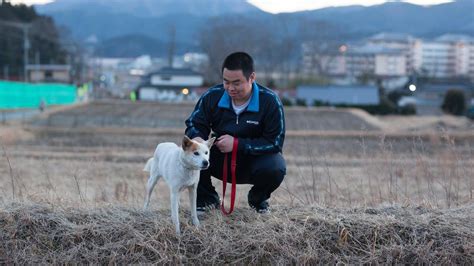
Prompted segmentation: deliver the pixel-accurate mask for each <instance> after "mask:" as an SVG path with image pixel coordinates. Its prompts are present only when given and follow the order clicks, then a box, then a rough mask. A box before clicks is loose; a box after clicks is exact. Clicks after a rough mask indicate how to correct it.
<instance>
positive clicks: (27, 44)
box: [0, 0, 31, 82]
mask: <svg viewBox="0 0 474 266" xmlns="http://www.w3.org/2000/svg"><path fill="white" fill-rule="evenodd" d="M4 3H5V1H4V0H2V4H4ZM0 24H2V25H6V26H10V27H15V28H17V29H21V30H23V75H24V81H25V82H28V73H27V71H26V66H27V65H28V52H29V50H30V40H29V39H28V30H29V29H30V27H31V24H30V23H18V22H11V21H3V20H0Z"/></svg>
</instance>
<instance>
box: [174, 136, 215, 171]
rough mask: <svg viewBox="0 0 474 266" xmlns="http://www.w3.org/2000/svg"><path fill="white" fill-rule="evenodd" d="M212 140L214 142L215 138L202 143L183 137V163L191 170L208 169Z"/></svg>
mask: <svg viewBox="0 0 474 266" xmlns="http://www.w3.org/2000/svg"><path fill="white" fill-rule="evenodd" d="M214 140H216V138H211V139H209V140H207V141H204V142H198V141H196V140H192V139H190V138H188V136H186V135H185V136H184V138H183V144H182V147H183V150H184V161H185V163H186V164H187V165H188V166H191V167H192V168H197V169H200V170H205V169H207V168H209V165H210V163H209V155H210V153H211V151H210V148H211V146H212V144H214Z"/></svg>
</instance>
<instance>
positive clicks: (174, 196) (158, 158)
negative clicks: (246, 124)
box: [143, 136, 216, 235]
mask: <svg viewBox="0 0 474 266" xmlns="http://www.w3.org/2000/svg"><path fill="white" fill-rule="evenodd" d="M215 139H216V138H211V139H210V140H208V141H204V142H203V143H199V142H197V141H194V140H191V139H189V138H188V137H187V136H184V138H183V143H182V147H178V145H176V144H174V143H172V142H165V143H160V144H159V145H158V146H157V147H156V150H155V154H154V155H153V158H150V159H148V162H147V163H146V165H145V168H144V169H143V170H144V171H147V172H150V177H149V178H148V183H147V186H146V195H145V204H144V206H143V209H145V210H146V209H147V207H148V205H149V204H150V196H151V193H152V192H153V188H154V187H155V185H156V182H157V181H158V179H160V177H163V178H164V179H165V181H166V183H167V184H168V186H169V188H170V191H171V193H170V197H171V219H172V220H173V224H174V225H175V227H176V234H178V235H179V234H180V229H179V217H178V208H179V192H181V191H182V190H184V189H185V188H187V189H188V191H189V202H190V206H191V218H192V221H193V224H194V225H196V226H198V225H199V220H198V217H197V212H196V197H197V191H196V190H197V186H198V182H199V172H200V171H201V170H205V169H207V168H209V165H210V164H209V154H210V151H209V148H210V147H211V146H212V144H213V143H214V140H215Z"/></svg>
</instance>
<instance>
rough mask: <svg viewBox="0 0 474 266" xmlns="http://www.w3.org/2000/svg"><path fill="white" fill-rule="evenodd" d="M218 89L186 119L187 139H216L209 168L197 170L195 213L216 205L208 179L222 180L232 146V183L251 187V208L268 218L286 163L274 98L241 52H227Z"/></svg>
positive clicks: (281, 117)
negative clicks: (274, 193)
mask: <svg viewBox="0 0 474 266" xmlns="http://www.w3.org/2000/svg"><path fill="white" fill-rule="evenodd" d="M222 78H223V84H220V85H216V86H214V87H212V88H210V89H209V90H208V91H207V92H205V93H204V94H203V95H202V96H201V98H200V99H199V101H198V102H197V104H196V107H195V108H194V111H193V112H192V114H191V115H190V117H189V118H188V119H187V120H186V132H185V133H186V135H187V136H188V137H190V138H195V139H199V138H200V139H203V140H206V139H207V138H208V136H209V135H210V133H211V132H212V134H214V135H216V136H217V139H216V141H215V143H214V146H213V147H212V149H211V154H210V167H209V168H208V169H207V170H204V171H201V173H200V180H199V185H198V190H197V209H198V211H199V212H203V211H206V210H209V209H212V208H218V207H219V204H220V199H219V195H218V194H217V192H216V190H215V188H214V186H213V185H212V182H211V176H213V177H215V178H218V179H220V180H222V179H223V165H224V163H226V164H227V165H228V167H227V169H228V176H229V178H228V179H227V180H228V182H230V181H231V178H230V176H231V158H230V157H229V156H227V157H229V158H228V159H227V162H224V158H225V154H229V155H230V154H231V152H232V150H233V149H234V144H236V145H237V146H235V147H236V149H237V159H236V160H237V161H236V163H237V167H236V169H235V172H236V181H237V182H236V183H237V184H252V185H253V187H252V188H251V189H250V191H249V193H248V203H249V205H250V207H252V208H253V209H255V210H256V211H257V212H258V213H267V212H268V210H269V204H268V200H269V199H270V195H271V193H272V192H273V191H275V190H276V189H277V188H278V187H279V186H280V184H281V182H282V181H283V178H284V176H285V174H286V163H285V160H284V158H283V156H282V153H281V152H282V148H283V142H284V140H285V116H284V112H283V106H282V104H281V101H280V99H279V98H278V96H277V95H276V94H275V93H274V92H273V91H271V90H270V89H268V88H265V87H263V86H261V85H259V84H257V83H256V82H255V79H256V74H255V70H254V63H253V59H252V57H251V56H250V55H248V54H247V53H244V52H236V53H232V54H230V55H229V56H227V58H226V59H225V60H224V63H223V65H222Z"/></svg>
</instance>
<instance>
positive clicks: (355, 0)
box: [10, 0, 452, 13]
mask: <svg viewBox="0 0 474 266" xmlns="http://www.w3.org/2000/svg"><path fill="white" fill-rule="evenodd" d="M157 1H159V0H157ZM196 1H199V0H196ZM10 2H11V3H25V4H27V5H31V4H43V3H48V2H52V0H10ZM248 2H250V3H252V4H254V5H255V6H257V7H259V8H260V9H263V10H265V11H267V12H270V13H280V12H293V11H301V10H311V9H318V8H323V7H329V6H347V5H364V6H370V5H377V4H381V3H384V2H388V1H386V0H365V1H363V0H330V1H329V0H248ZM403 2H409V3H414V4H418V5H434V4H440V3H446V2H452V1H451V0H406V1H405V0H404V1H403Z"/></svg>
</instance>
